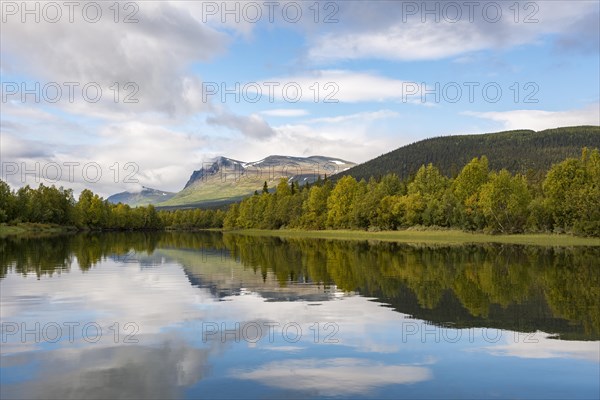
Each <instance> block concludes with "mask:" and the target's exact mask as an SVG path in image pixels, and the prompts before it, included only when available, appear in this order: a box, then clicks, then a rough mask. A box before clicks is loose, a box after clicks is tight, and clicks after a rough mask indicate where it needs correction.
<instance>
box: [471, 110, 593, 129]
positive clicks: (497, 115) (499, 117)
mask: <svg viewBox="0 0 600 400" xmlns="http://www.w3.org/2000/svg"><path fill="white" fill-rule="evenodd" d="M462 114H463V115H469V116H473V117H477V118H485V119H489V120H492V121H495V122H499V123H501V124H502V128H503V129H506V130H512V129H532V130H535V131H538V130H543V129H551V128H558V127H562V126H575V125H600V105H599V104H593V105H590V106H588V107H586V108H582V109H575V110H567V111H542V110H512V111H494V112H472V111H467V112H464V113H462Z"/></svg>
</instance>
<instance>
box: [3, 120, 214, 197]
mask: <svg viewBox="0 0 600 400" xmlns="http://www.w3.org/2000/svg"><path fill="white" fill-rule="evenodd" d="M49 132H53V131H45V133H46V134H47V136H48V137H44V136H43V135H41V136H40V137H36V138H35V139H28V138H25V137H21V135H16V134H13V133H9V132H2V143H1V145H2V149H1V150H2V161H3V162H5V163H6V162H13V163H17V164H18V170H17V173H16V174H13V173H10V175H9V174H8V172H7V171H6V170H4V171H2V178H3V179H5V180H6V181H7V182H8V183H9V184H10V185H11V186H13V187H20V186H24V185H25V184H29V185H31V186H34V187H37V186H38V184H39V183H44V184H55V185H57V186H61V185H62V186H65V187H68V188H72V189H74V191H75V193H76V194H77V193H79V192H80V191H81V190H83V189H85V188H88V189H91V190H93V191H94V192H95V193H98V194H100V195H101V196H104V197H106V196H108V195H110V194H114V193H116V192H119V191H123V190H137V189H139V188H140V185H144V186H147V187H153V188H157V189H163V190H169V191H179V190H181V189H182V188H183V185H184V184H185V182H186V180H187V179H188V178H189V175H190V173H191V171H193V170H194V169H196V168H197V166H198V165H199V164H200V163H201V161H202V159H203V150H204V149H205V148H206V144H207V139H206V137H204V136H203V135H198V134H186V133H183V132H180V131H177V130H173V129H168V128H165V127H163V126H161V125H154V124H152V123H151V121H149V122H148V123H143V122H138V121H131V122H123V123H121V122H116V123H112V124H109V125H103V126H101V127H100V128H99V129H98V130H97V132H94V139H93V140H91V139H90V138H89V136H88V137H87V138H84V139H87V142H86V141H83V142H78V141H76V140H69V138H68V137H60V135H55V134H52V133H49ZM90 142H91V143H92V144H90ZM67 163H75V164H73V165H74V166H73V167H72V168H69V167H68V166H67V165H68V164H67ZM53 164H58V165H59V166H60V172H61V174H60V176H59V179H57V178H56V177H57V174H56V173H55V168H54V167H52V165H53ZM92 164H93V165H92ZM86 166H89V169H86ZM5 169H6V168H5ZM25 169H27V170H33V171H36V172H35V173H32V174H28V175H26V176H25V179H23V177H22V174H21V171H22V170H25ZM85 171H87V172H85ZM9 172H10V171H9ZM96 172H99V174H100V175H99V176H98V177H96Z"/></svg>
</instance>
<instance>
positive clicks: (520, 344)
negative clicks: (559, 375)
mask: <svg viewBox="0 0 600 400" xmlns="http://www.w3.org/2000/svg"><path fill="white" fill-rule="evenodd" d="M509 337H511V338H512V336H509ZM514 338H515V339H514V340H511V339H508V340H507V342H506V343H505V344H499V345H495V346H489V347H484V348H483V349H482V350H485V351H488V352H489V353H490V354H492V355H495V356H508V357H519V358H569V359H579V360H588V361H593V362H598V359H599V358H600V348H599V347H598V342H583V341H574V340H557V339H553V338H552V335H550V334H548V333H545V332H540V331H537V332H534V333H531V334H529V333H517V332H515V335H514ZM517 339H518V340H517Z"/></svg>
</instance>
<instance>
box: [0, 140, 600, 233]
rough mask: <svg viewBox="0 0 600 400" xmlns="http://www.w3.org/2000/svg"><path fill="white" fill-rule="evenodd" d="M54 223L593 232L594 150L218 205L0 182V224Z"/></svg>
mask: <svg viewBox="0 0 600 400" xmlns="http://www.w3.org/2000/svg"><path fill="white" fill-rule="evenodd" d="M6 222H8V223H19V222H34V223H54V224H59V225H71V226H75V227H77V228H80V229H114V230H133V229H163V228H170V229H206V228H225V229H250V228H256V229H280V228H294V229H311V230H321V229H362V230H366V229H368V230H374V231H376V230H396V229H402V228H408V227H413V226H438V227H447V228H458V229H463V230H469V231H484V232H489V233H494V232H501V233H520V232H559V233H562V232H567V233H574V234H578V235H586V236H600V153H599V151H598V149H595V150H589V149H587V148H584V149H583V151H582V155H581V157H580V158H568V159H566V160H565V161H563V162H561V163H559V164H556V165H554V166H552V168H551V169H550V170H549V171H548V172H547V173H546V174H545V176H544V177H543V179H534V180H531V179H528V178H527V176H525V175H521V174H512V173H510V172H509V171H507V170H501V171H500V172H495V171H492V170H491V169H490V167H489V162H488V159H487V158H486V157H485V156H483V157H480V158H474V159H472V160H471V161H470V162H469V163H468V164H467V165H466V166H464V167H463V168H462V170H461V171H460V172H459V173H458V175H457V176H456V177H455V178H448V177H446V176H445V175H443V174H442V173H441V172H440V170H439V169H438V168H436V167H435V166H433V165H432V164H429V165H427V166H422V167H421V168H420V169H419V170H418V171H417V173H416V174H415V176H414V177H413V178H412V179H409V180H401V179H400V178H399V177H398V176H397V175H395V174H388V175H385V176H383V177H382V178H381V179H374V178H371V179H369V180H368V181H366V180H364V179H363V180H361V181H357V180H356V179H355V178H353V177H351V176H344V177H342V178H341V179H339V180H338V181H337V182H335V183H334V182H332V181H331V180H329V179H324V180H321V179H319V180H318V181H317V182H316V183H315V184H313V185H308V184H306V185H304V186H302V187H301V186H300V185H299V184H298V182H292V183H288V182H287V181H286V180H285V179H282V180H281V181H280V182H279V184H278V185H277V187H276V191H275V192H274V193H272V192H271V191H269V188H268V187H267V184H266V182H265V186H264V187H263V190H262V192H261V193H259V192H255V195H253V196H250V197H248V198H247V199H245V200H243V201H242V202H240V203H238V204H233V205H231V206H230V207H229V209H228V210H227V211H223V210H203V209H189V210H181V209H180V210H176V211H157V210H156V209H155V208H154V207H153V206H151V205H150V206H146V207H137V208H131V207H129V206H128V205H124V204H121V203H120V204H116V205H115V204H111V203H109V202H107V201H106V200H104V199H102V198H101V197H99V196H98V195H96V194H94V193H92V192H91V191H89V190H84V191H83V192H82V193H81V195H80V196H79V199H78V201H75V199H74V197H73V192H72V191H71V190H68V189H63V188H55V187H54V186H52V187H48V186H45V185H40V186H39V188H38V189H32V188H30V187H29V186H25V187H23V188H20V189H18V190H17V191H11V190H10V187H9V186H8V185H7V184H6V183H4V182H2V181H0V223H6Z"/></svg>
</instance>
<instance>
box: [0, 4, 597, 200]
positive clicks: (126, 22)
mask: <svg viewBox="0 0 600 400" xmlns="http://www.w3.org/2000/svg"><path fill="white" fill-rule="evenodd" d="M0 4H1V10H0V11H1V25H0V26H1V28H0V29H1V32H0V33H1V35H0V36H1V39H0V44H1V49H0V50H1V61H0V72H1V79H0V80H1V83H2V87H1V95H2V101H1V103H0V106H1V115H0V157H1V161H0V165H1V167H2V170H1V172H2V174H1V176H0V179H2V180H4V181H7V182H8V183H9V184H10V185H11V186H12V187H13V188H17V187H20V186H23V185H25V184H30V185H32V186H35V187H37V185H38V184H39V183H44V184H55V185H56V186H64V187H68V188H73V189H74V191H75V193H78V192H80V191H81V190H82V189H83V188H89V189H91V190H93V191H94V192H96V193H99V194H100V195H103V196H108V195H110V194H113V193H116V192H120V191H123V190H129V191H136V190H139V189H140V188H141V187H142V185H143V186H147V187H152V188H157V189H162V190H168V191H179V190H181V189H182V188H183V186H184V185H185V183H186V181H187V180H188V179H189V177H190V175H191V173H192V172H193V171H194V170H197V169H199V168H201V166H202V163H203V162H206V161H207V160H210V159H211V158H213V157H216V156H220V155H223V156H226V157H230V158H233V159H237V160H242V161H256V160H260V159H262V158H264V157H266V156H268V155H272V154H278V155H291V156H311V155H323V156H331V157H337V158H342V159H345V160H349V161H353V162H364V161H367V160H369V159H372V158H374V157H377V156H379V155H381V154H384V153H387V152H389V151H391V150H394V149H396V148H398V147H400V146H403V145H406V144H409V143H412V142H415V141H418V140H421V139H424V138H428V137H434V136H443V135H455V134H474V133H487V132H496V131H502V130H511V129H533V130H542V129H548V128H555V127H560V126H572V125H600V111H599V109H600V107H599V104H600V100H599V92H600V78H599V75H600V73H599V71H600V27H599V22H598V21H599V20H600V2H598V1H595V0H592V1H577V0H569V1H556V0H555V1H536V2H532V1H497V2H489V1H473V2H469V1H457V2H452V1H419V2H412V1H312V0H311V1H257V2H253V1H226V2H225V1H217V2H214V1H161V2H159V1H137V2H126V1H124V2H114V1H96V2H87V1H86V2H78V1H74V2H70V3H69V2H62V1H57V2H38V1H28V2H20V1H18V2H16V1H4V0H3V1H2V2H1V3H0Z"/></svg>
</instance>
